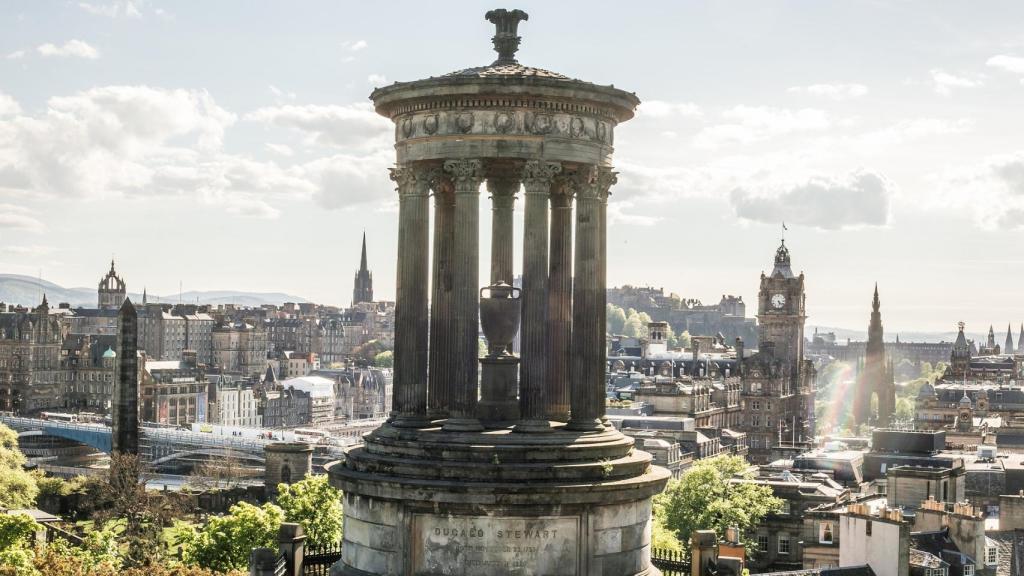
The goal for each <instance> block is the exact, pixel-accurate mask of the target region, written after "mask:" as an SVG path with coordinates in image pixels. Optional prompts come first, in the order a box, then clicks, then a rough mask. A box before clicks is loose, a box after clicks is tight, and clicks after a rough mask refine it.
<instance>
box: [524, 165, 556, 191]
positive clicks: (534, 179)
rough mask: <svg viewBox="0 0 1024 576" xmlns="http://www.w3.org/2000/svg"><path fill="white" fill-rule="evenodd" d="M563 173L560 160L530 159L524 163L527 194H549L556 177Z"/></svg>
mask: <svg viewBox="0 0 1024 576" xmlns="http://www.w3.org/2000/svg"><path fill="white" fill-rule="evenodd" d="M561 173H562V165H561V164H559V163H558V162H544V161H542V160H529V161H527V162H526V163H525V164H524V165H523V187H524V188H525V189H526V193H527V194H531V193H538V192H540V193H544V194H547V193H548V192H549V191H550V190H551V184H552V183H553V182H554V180H555V177H556V176H558V175H559V174H561Z"/></svg>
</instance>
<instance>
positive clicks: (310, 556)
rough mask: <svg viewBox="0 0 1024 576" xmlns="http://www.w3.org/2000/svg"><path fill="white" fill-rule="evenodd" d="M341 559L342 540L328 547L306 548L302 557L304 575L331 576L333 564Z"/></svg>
mask: <svg viewBox="0 0 1024 576" xmlns="http://www.w3.org/2000/svg"><path fill="white" fill-rule="evenodd" d="M338 560H341V542H339V543H337V544H335V545H334V546H330V547H327V548H306V550H305V553H304V555H303V558H302V575H303V576H329V574H330V573H331V565H332V564H334V563H335V562H337V561H338Z"/></svg>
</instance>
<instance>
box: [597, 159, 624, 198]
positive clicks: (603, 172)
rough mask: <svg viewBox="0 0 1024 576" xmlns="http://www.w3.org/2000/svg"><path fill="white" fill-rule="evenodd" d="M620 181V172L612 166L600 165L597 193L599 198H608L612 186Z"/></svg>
mask: <svg viewBox="0 0 1024 576" xmlns="http://www.w3.org/2000/svg"><path fill="white" fill-rule="evenodd" d="M618 181H619V173H618V172H615V171H614V170H612V169H611V167H610V166H599V167H598V168H597V193H598V199H600V200H607V199H608V196H609V195H610V194H611V188H612V186H613V185H615V184H616V183H617V182H618Z"/></svg>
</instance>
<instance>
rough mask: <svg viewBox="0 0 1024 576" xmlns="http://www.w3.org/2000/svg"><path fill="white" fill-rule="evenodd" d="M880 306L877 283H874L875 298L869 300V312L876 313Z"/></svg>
mask: <svg viewBox="0 0 1024 576" xmlns="http://www.w3.org/2000/svg"><path fill="white" fill-rule="evenodd" d="M881 305H882V304H881V302H879V300H878V282H875V297H874V299H872V300H871V311H872V312H878V309H879V308H880V307H881Z"/></svg>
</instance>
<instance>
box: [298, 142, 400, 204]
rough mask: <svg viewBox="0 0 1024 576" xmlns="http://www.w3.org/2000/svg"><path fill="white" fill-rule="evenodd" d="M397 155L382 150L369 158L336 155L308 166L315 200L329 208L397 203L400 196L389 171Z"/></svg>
mask: <svg viewBox="0 0 1024 576" xmlns="http://www.w3.org/2000/svg"><path fill="white" fill-rule="evenodd" d="M393 162H394V152H393V151H391V150H387V149H382V150H379V151H377V152H374V153H372V154H369V155H352V154H336V155H334V156H331V157H329V158H322V159H319V160H315V161H313V162H310V163H307V164H306V165H305V166H304V168H305V170H306V171H307V173H308V174H309V177H310V179H311V180H312V181H313V182H315V183H316V186H317V189H316V192H315V193H314V194H313V199H314V200H315V201H316V202H317V203H319V204H320V205H322V206H323V207H325V208H330V209H335V208H351V207H354V206H359V205H365V204H374V203H381V202H384V203H393V202H395V201H397V199H398V197H397V195H396V194H395V193H394V189H395V187H394V183H392V182H391V181H390V180H389V179H388V173H387V168H388V166H390V165H391V164H392V163H393Z"/></svg>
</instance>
